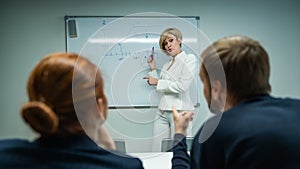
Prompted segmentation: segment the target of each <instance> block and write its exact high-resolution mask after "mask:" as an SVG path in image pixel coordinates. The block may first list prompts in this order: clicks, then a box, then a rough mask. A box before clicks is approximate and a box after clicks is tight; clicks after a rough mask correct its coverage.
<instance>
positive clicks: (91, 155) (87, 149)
mask: <svg viewBox="0 0 300 169" xmlns="http://www.w3.org/2000/svg"><path fill="white" fill-rule="evenodd" d="M0 168H30V169H54V168H55V169H66V168H71V169H76V168H78V169H90V168H99V169H100V168H101V169H121V168H122V169H123V168H124V169H142V168H143V165H142V162H141V161H140V160H139V159H137V158H132V157H130V156H127V155H124V154H121V153H118V152H114V151H107V150H105V149H102V148H100V147H99V146H98V145H97V144H96V143H95V142H94V141H92V140H91V139H90V138H89V137H88V136H84V135H80V136H71V137H66V138H64V139H62V138H55V137H48V138H40V139H37V140H35V141H33V142H29V141H26V140H21V139H8V140H2V141H0Z"/></svg>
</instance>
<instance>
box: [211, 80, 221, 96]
mask: <svg viewBox="0 0 300 169" xmlns="http://www.w3.org/2000/svg"><path fill="white" fill-rule="evenodd" d="M222 91H223V86H222V83H221V82H220V81H219V80H215V81H213V83H212V85H211V95H212V98H213V99H214V100H220V99H221V95H222Z"/></svg>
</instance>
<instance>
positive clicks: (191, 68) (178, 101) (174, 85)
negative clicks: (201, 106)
mask: <svg viewBox="0 0 300 169" xmlns="http://www.w3.org/2000/svg"><path fill="white" fill-rule="evenodd" d="M171 62H172V61H170V62H168V63H166V64H164V66H163V68H162V70H161V73H160V76H159V78H158V72H157V71H156V70H153V71H150V72H149V73H148V75H149V76H151V77H154V78H158V84H157V86H156V90H157V91H159V92H160V93H161V99H160V104H159V109H160V110H172V106H175V107H176V109H177V110H194V105H193V102H192V100H191V97H190V86H191V83H192V82H193V80H194V79H195V73H196V72H195V71H196V68H197V59H196V57H195V55H193V54H186V53H185V52H184V51H182V52H181V53H179V54H178V55H177V56H176V57H175V61H174V63H173V65H172V66H171V67H170V68H169V70H167V69H168V67H169V66H170V64H171Z"/></svg>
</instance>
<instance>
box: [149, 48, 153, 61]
mask: <svg viewBox="0 0 300 169" xmlns="http://www.w3.org/2000/svg"><path fill="white" fill-rule="evenodd" d="M153 56H154V46H153V47H152V52H151V55H150V57H149V58H148V63H150V62H152V61H153Z"/></svg>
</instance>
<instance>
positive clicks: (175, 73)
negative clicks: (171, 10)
mask: <svg viewBox="0 0 300 169" xmlns="http://www.w3.org/2000/svg"><path fill="white" fill-rule="evenodd" d="M159 46H160V48H161V50H162V51H163V53H165V54H166V55H167V56H171V57H172V60H171V61H170V62H167V63H165V64H164V66H163V67H162V69H161V73H160V74H158V72H157V70H156V66H155V59H154V57H153V54H152V55H151V56H150V57H149V59H148V65H149V68H150V72H149V73H148V75H149V76H147V77H144V79H147V82H148V84H149V85H151V86H155V87H156V90H157V91H158V92H160V93H161V98H160V103H159V107H158V112H157V114H156V117H155V121H154V128H153V151H161V141H162V139H164V138H171V137H172V135H173V134H174V127H173V125H174V122H173V117H172V106H175V107H176V109H177V110H178V111H179V112H181V111H183V110H189V111H192V110H194V105H193V102H192V100H191V97H190V86H191V83H192V82H193V80H194V77H195V76H194V73H195V71H196V67H197V59H196V57H195V55H193V54H186V53H185V52H184V51H183V50H182V33H181V32H180V30H178V29H176V28H168V29H166V30H164V31H163V32H162V34H161V35H160V39H159ZM189 134H191V124H190V125H189Z"/></svg>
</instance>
